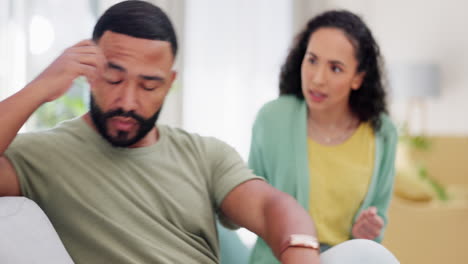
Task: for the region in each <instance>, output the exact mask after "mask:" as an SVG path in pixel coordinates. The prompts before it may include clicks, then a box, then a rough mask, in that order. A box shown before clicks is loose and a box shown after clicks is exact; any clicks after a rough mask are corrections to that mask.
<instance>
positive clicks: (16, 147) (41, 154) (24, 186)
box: [5, 134, 48, 200]
mask: <svg viewBox="0 0 468 264" xmlns="http://www.w3.org/2000/svg"><path fill="white" fill-rule="evenodd" d="M5 157H6V158H7V159H8V160H9V161H10V162H11V164H12V165H13V168H14V169H15V172H16V175H17V177H18V181H19V183H20V188H21V193H22V195H23V196H25V197H28V198H30V199H33V200H34V199H35V198H36V197H34V193H35V191H34V188H41V182H43V179H41V176H40V175H41V174H40V173H38V171H40V168H41V167H43V166H47V162H48V161H47V157H48V153H47V150H46V149H44V148H41V147H39V146H37V144H36V140H35V139H34V134H20V135H18V136H17V137H16V138H15V140H14V141H13V142H12V143H11V144H10V146H9V147H8V149H7V150H6V152H5ZM32 175H35V177H31V176H32ZM33 186H36V187H33Z"/></svg>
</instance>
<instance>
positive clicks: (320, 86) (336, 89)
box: [301, 28, 364, 112]
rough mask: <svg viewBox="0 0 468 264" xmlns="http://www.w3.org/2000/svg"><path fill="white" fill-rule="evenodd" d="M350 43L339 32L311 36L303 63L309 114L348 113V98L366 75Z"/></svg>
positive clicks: (324, 30) (332, 30) (327, 30)
mask: <svg viewBox="0 0 468 264" xmlns="http://www.w3.org/2000/svg"><path fill="white" fill-rule="evenodd" d="M355 54H356V53H355V49H354V46H353V44H352V43H351V41H350V40H349V39H348V38H347V37H346V35H345V34H344V32H343V31H341V30H340V29H337V28H320V29H318V30H317V31H315V32H314V33H312V35H311V37H310V39H309V43H308V44H307V50H306V53H305V55H304V58H303V60H302V66H301V82H302V93H303V94H304V98H305V100H306V102H307V106H308V107H309V110H310V111H326V112H328V111H338V110H344V111H347V110H349V95H350V93H351V91H352V90H357V89H359V87H360V86H361V83H362V79H363V77H364V73H358V72H357V67H358V61H357V59H356V56H355Z"/></svg>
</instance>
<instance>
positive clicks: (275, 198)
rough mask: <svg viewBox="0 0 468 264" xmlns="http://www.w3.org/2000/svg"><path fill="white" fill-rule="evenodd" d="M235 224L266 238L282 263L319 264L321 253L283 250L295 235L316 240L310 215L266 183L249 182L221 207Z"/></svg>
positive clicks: (294, 248)
mask: <svg viewBox="0 0 468 264" xmlns="http://www.w3.org/2000/svg"><path fill="white" fill-rule="evenodd" d="M221 210H222V211H223V213H224V214H225V215H226V216H227V217H228V218H229V219H230V220H231V221H233V222H234V223H235V224H237V225H239V226H243V227H245V228H247V229H249V230H251V231H252V232H254V233H256V234H257V235H258V236H260V237H261V238H263V239H264V240H265V242H266V243H267V244H268V245H269V246H270V248H271V249H272V251H273V253H274V254H275V256H277V258H279V260H280V261H281V262H282V263H296V264H297V263H308V264H309V263H310V264H312V263H319V252H318V250H314V249H311V248H297V247H289V248H287V249H286V250H285V251H283V252H282V254H280V251H281V247H282V245H283V243H284V242H285V241H287V240H288V239H289V237H290V235H292V234H304V235H312V236H315V237H316V232H315V227H314V223H313V221H312V219H311V218H310V216H309V214H308V213H307V212H306V211H305V210H304V209H303V208H302V207H301V206H300V205H299V204H298V203H297V202H296V200H295V199H294V198H293V197H291V196H289V195H287V194H285V193H283V192H281V191H279V190H277V189H275V188H273V187H272V186H270V185H269V184H268V183H266V182H264V181H262V180H249V181H247V182H244V183H242V184H240V185H239V186H237V187H236V188H234V189H233V190H232V191H231V192H230V193H229V194H228V195H227V196H226V197H225V199H224V201H223V202H222V204H221Z"/></svg>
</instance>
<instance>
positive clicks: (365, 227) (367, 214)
mask: <svg viewBox="0 0 468 264" xmlns="http://www.w3.org/2000/svg"><path fill="white" fill-rule="evenodd" d="M383 226H384V221H383V219H382V218H381V217H380V216H379V215H377V208H375V207H373V206H372V207H369V208H367V209H366V210H364V211H362V212H361V214H360V215H359V217H358V218H357V220H356V223H355V224H354V226H353V229H352V234H353V237H355V238H364V239H371V240H373V239H375V238H377V237H378V236H379V235H380V232H381V231H382V228H383Z"/></svg>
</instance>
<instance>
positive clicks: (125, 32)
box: [0, 1, 319, 264]
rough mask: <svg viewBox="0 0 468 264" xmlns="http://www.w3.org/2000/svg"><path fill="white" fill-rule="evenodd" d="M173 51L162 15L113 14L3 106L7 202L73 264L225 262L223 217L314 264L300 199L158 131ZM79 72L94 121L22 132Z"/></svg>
mask: <svg viewBox="0 0 468 264" xmlns="http://www.w3.org/2000/svg"><path fill="white" fill-rule="evenodd" d="M176 53H177V41H176V36H175V33H174V30H173V27H172V25H171V22H170V21H169V19H168V17H167V16H166V15H165V14H164V13H163V12H162V11H161V10H160V9H159V8H158V7H155V6H153V5H151V4H149V3H146V2H143V1H126V2H122V3H119V4H116V5H114V6H112V7H111V8H110V9H108V10H107V11H106V12H105V14H104V15H103V16H102V17H101V18H100V19H99V21H98V22H97V24H96V26H95V28H94V32H93V40H84V41H81V42H79V43H77V44H76V45H74V46H72V47H70V48H68V49H66V50H65V51H64V52H63V54H62V55H61V56H59V57H58V58H57V59H56V60H55V61H54V62H53V63H52V64H51V65H49V66H48V67H47V68H46V69H45V70H44V71H43V72H42V73H41V74H40V75H39V76H38V77H37V78H36V79H34V80H33V81H32V82H30V83H29V84H28V85H26V86H25V87H24V88H23V89H22V90H21V91H19V92H18V93H16V94H15V95H13V96H11V97H10V98H8V99H6V100H4V101H3V102H1V103H0V110H1V111H0V112H1V113H3V114H2V115H1V117H0V118H1V123H2V126H1V127H0V196H21V195H23V196H26V197H28V198H30V199H32V200H34V201H35V202H36V203H37V204H38V205H39V206H40V207H41V208H42V210H44V212H45V213H46V215H47V216H48V217H49V219H50V220H51V222H52V224H53V225H54V227H55V229H56V230H57V233H58V234H59V236H60V238H61V240H62V242H63V243H64V245H65V248H66V249H67V251H68V252H69V254H70V255H71V257H72V259H73V261H74V262H75V263H204V264H205V263H218V262H219V259H218V258H219V256H218V240H217V233H216V225H215V223H216V220H215V215H216V214H217V215H218V216H219V217H220V218H221V219H223V221H224V222H225V223H226V224H231V225H232V224H234V225H239V226H244V227H246V228H248V229H250V230H252V231H253V232H255V233H257V234H258V235H259V236H261V237H262V238H263V239H264V240H265V241H267V242H268V244H269V245H270V247H271V248H272V250H273V252H274V253H275V255H276V256H277V257H278V258H279V259H280V260H281V261H282V262H283V263H318V255H319V254H318V250H317V249H316V248H317V245H316V244H315V243H314V242H315V241H314V237H315V235H316V234H315V229H314V225H313V222H312V221H311V219H310V217H309V216H308V214H307V212H305V211H304V210H303V209H302V208H301V207H300V206H299V205H298V204H297V203H296V202H295V201H294V199H292V198H291V197H290V196H288V195H286V194H284V193H282V192H280V191H277V190H275V189H274V188H272V187H271V186H270V185H268V184H267V183H265V182H264V181H263V180H262V179H260V178H258V177H257V176H255V175H253V174H252V173H251V171H250V170H249V169H248V168H247V167H246V166H245V165H244V163H243V162H242V160H241V158H240V157H239V155H238V154H237V153H236V152H235V151H234V150H233V149H232V148H230V147H229V146H227V145H226V144H224V143H223V142H221V141H219V140H216V139H214V138H204V137H200V136H197V135H193V134H189V133H187V132H185V131H182V130H179V129H173V128H169V127H167V126H163V125H157V126H155V122H156V120H157V119H158V115H159V112H160V110H161V107H162V105H163V102H164V99H165V97H166V95H167V93H168V91H169V88H170V87H171V84H172V82H173V81H174V79H175V77H176V73H175V72H174V71H173V70H172V67H173V63H174V59H175V56H176ZM82 75H84V76H86V77H87V79H88V81H89V83H90V85H91V103H90V111H89V112H88V113H86V114H85V115H84V116H82V117H80V118H77V119H73V120H69V121H66V122H63V123H62V124H60V125H59V126H58V127H56V128H54V129H51V130H48V131H44V132H38V133H29V134H21V135H17V133H18V131H19V129H20V128H21V126H22V125H23V124H24V122H25V121H26V120H27V119H28V118H29V116H30V115H31V114H32V113H33V112H34V111H35V110H36V109H37V108H38V107H39V106H40V105H42V104H43V103H45V102H50V101H53V100H55V99H57V98H59V97H60V96H61V95H63V94H64V93H65V92H66V91H67V90H68V89H69V87H70V86H71V84H72V81H73V80H74V79H75V78H76V77H78V76H82ZM297 234H299V235H301V236H299V242H295V241H291V238H297V236H296V235H297ZM304 243H305V244H304ZM301 244H303V245H301Z"/></svg>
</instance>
